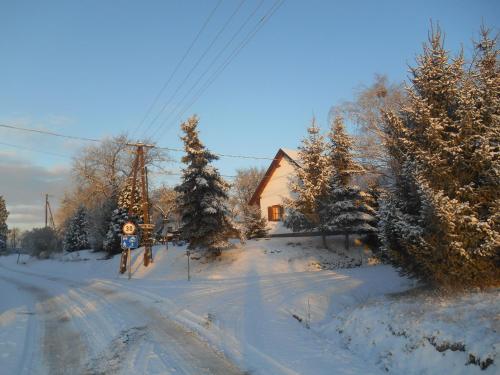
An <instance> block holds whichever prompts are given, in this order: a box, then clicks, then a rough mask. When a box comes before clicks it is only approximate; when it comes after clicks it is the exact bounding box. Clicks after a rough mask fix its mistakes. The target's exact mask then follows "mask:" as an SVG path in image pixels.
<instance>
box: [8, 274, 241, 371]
mask: <svg viewBox="0 0 500 375" xmlns="http://www.w3.org/2000/svg"><path fill="white" fill-rule="evenodd" d="M0 267H2V268H5V269H6V270H8V271H10V272H13V273H22V274H27V275H30V276H34V277H37V278H40V279H43V280H44V281H47V282H49V283H56V284H58V285H60V284H65V285H66V286H67V287H69V288H70V289H71V290H70V291H68V292H67V293H65V295H64V297H60V300H61V299H63V298H64V299H65V300H66V301H68V302H70V301H71V302H70V303H67V304H68V306H69V307H70V308H71V309H80V310H81V311H85V306H88V305H89V304H94V305H95V310H96V311H97V312H96V314H95V315H94V319H95V320H97V321H98V322H96V321H94V319H93V320H92V322H90V320H89V318H88V317H86V316H85V315H86V314H85V313H83V314H80V315H82V316H80V317H79V318H81V319H83V320H84V321H83V322H81V323H83V324H80V325H84V326H86V328H87V329H86V333H85V337H86V340H82V337H81V336H80V335H79V336H78V341H80V342H81V343H83V341H87V345H88V344H89V343H90V342H91V341H92V340H95V339H96V338H98V336H99V335H101V339H104V336H103V331H101V329H102V327H106V326H107V327H108V332H107V333H108V334H109V330H110V328H109V327H110V326H111V327H113V329H118V326H121V327H122V328H123V329H122V330H121V331H119V330H118V332H117V335H115V336H114V337H109V336H108V337H106V339H107V340H108V342H109V343H110V344H109V345H108V346H107V348H106V349H105V350H104V351H102V352H101V354H100V355H99V356H94V358H93V359H90V360H87V358H86V357H87V355H85V356H83V358H82V357H79V358H72V357H71V356H70V353H67V352H66V351H65V350H66V348H63V347H60V346H57V347H56V346H54V344H56V343H54V341H53V340H52V339H49V340H48V341H47V342H46V343H45V342H44V348H49V349H51V350H49V351H47V350H44V353H46V355H47V356H48V358H47V361H48V364H49V368H50V369H51V370H54V371H51V372H50V374H51V375H52V374H56V375H59V374H73V373H84V374H92V375H94V374H111V373H131V374H135V373H141V374H148V373H161V374H168V373H175V374H200V375H201V374H225V375H226V374H227V375H233V374H234V375H242V374H243V372H242V371H240V370H239V369H238V368H237V367H236V366H234V365H233V364H232V363H230V362H229V361H228V360H227V359H226V358H225V357H223V356H222V355H220V354H219V353H217V352H216V351H215V350H214V349H213V348H211V347H210V346H208V344H207V343H206V342H204V341H202V340H201V339H200V338H199V337H198V336H197V335H196V334H194V333H192V332H190V331H187V330H186V329H185V328H184V327H182V326H181V325H179V324H177V323H175V322H174V321H172V320H170V319H168V318H166V317H164V316H163V315H162V314H160V312H159V311H157V309H155V308H153V307H149V306H144V305H143V304H142V303H141V302H140V301H139V300H138V299H134V298H133V297H130V296H128V295H127V294H126V293H125V292H123V291H121V292H120V291H119V290H118V291H117V290H115V289H110V288H109V287H105V286H98V285H97V286H93V285H91V284H89V283H82V282H77V281H74V280H69V279H64V278H61V277H49V276H48V275H42V274H38V273H34V272H29V271H18V270H15V269H11V268H7V267H4V266H0ZM17 282H18V281H17V280H16V283H17ZM30 286H31V285H28V287H30ZM38 289H40V290H41V291H42V293H45V294H46V295H48V294H47V293H46V292H44V290H43V289H41V288H38ZM49 297H50V296H49ZM47 301H50V299H48V300H47ZM59 302H60V301H59ZM57 305H58V301H51V302H50V303H48V304H46V305H45V306H44V308H43V310H42V313H43V314H45V315H46V316H47V317H48V320H47V323H48V324H47V325H48V328H49V330H47V332H50V331H52V330H53V328H54V324H53V323H54V322H55V321H54V316H53V313H54V309H55V308H56V306H57ZM109 317H111V318H112V319H110V318H109ZM55 318H56V319H58V318H57V316H55ZM60 318H61V317H59V319H60ZM76 319H77V317H75V320H76ZM63 320H65V319H64V318H63ZM117 321H118V324H117ZM131 322H133V324H132V326H131ZM59 323H60V322H59ZM89 324H90V325H89ZM126 325H128V327H125V326H126ZM143 330H144V334H143V333H141V332H142V331H143ZM138 332H139V333H138ZM80 333H82V332H80ZM54 337H59V339H60V340H61V341H66V340H67V339H71V338H72V335H71V334H68V332H66V333H56V334H55V336H54ZM91 337H93V338H92V339H91ZM130 337H132V340H130V339H128V338H130ZM73 338H75V339H76V336H75V337H73ZM123 340H125V341H126V342H123ZM119 342H122V343H123V344H125V347H124V348H123V350H121V351H116V350H115V349H113V343H119ZM132 344H134V346H133V345H132ZM63 346H64V345H63ZM67 348H70V349H72V350H73V349H75V348H74V346H72V345H71V344H69V345H67ZM54 350H56V351H55V352H54ZM57 350H61V351H62V352H63V356H58V355H54V353H57ZM77 353H78V351H77ZM68 356H69V357H68ZM63 358H66V359H67V360H69V362H71V363H72V367H71V368H68V367H67V366H64V363H61V360H62V359H63ZM110 358H113V359H114V360H115V362H119V365H116V364H115V365H114V366H106V365H104V366H101V365H96V364H97V363H101V362H102V361H106V360H108V359H110ZM151 358H154V359H156V361H155V363H152V362H151V361H150V359H151ZM57 364H59V365H60V366H61V368H63V369H65V371H66V372H59V371H57V369H55V366H56V365H57ZM138 367H142V368H141V369H139V368H138ZM75 369H78V371H79V372H72V371H73V370H75ZM126 371H128V372H126Z"/></svg>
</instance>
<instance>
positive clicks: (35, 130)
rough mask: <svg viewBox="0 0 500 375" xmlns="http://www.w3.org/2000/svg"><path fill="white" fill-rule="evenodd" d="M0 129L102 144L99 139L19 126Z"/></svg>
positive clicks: (2, 125)
mask: <svg viewBox="0 0 500 375" xmlns="http://www.w3.org/2000/svg"><path fill="white" fill-rule="evenodd" d="M0 127H2V128H7V129H13V130H22V131H25V132H30V133H39V134H45V135H51V136H54V137H60V138H67V139H75V140H79V141H87V142H98V143H101V142H102V140H99V139H94V138H86V137H77V136H73V135H64V134H60V133H55V132H51V131H48V130H41V129H32V128H23V127H20V126H14V125H7V124H0Z"/></svg>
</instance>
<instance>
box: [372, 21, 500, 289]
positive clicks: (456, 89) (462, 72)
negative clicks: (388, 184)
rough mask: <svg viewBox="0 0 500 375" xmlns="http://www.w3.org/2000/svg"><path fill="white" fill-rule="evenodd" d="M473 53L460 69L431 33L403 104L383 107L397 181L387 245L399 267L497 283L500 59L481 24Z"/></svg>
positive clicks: (437, 277)
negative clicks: (392, 108)
mask: <svg viewBox="0 0 500 375" xmlns="http://www.w3.org/2000/svg"><path fill="white" fill-rule="evenodd" d="M476 53H477V58H476V59H475V60H474V61H473V64H472V66H471V68H470V69H469V68H467V70H466V69H464V59H463V56H462V55H459V56H458V57H456V58H454V59H452V60H451V61H450V57H449V54H448V52H447V51H446V50H445V49H444V48H443V43H442V37H441V33H440V30H439V29H438V30H437V31H435V32H433V34H432V35H431V36H430V39H429V43H428V45H426V46H425V47H424V52H423V54H422V55H421V56H420V57H419V58H418V60H417V63H418V65H417V67H415V68H413V69H412V82H411V83H412V86H411V87H409V88H408V89H407V91H408V96H409V102H408V104H407V105H406V106H405V107H404V108H402V110H401V111H400V112H399V113H386V114H385V123H386V132H387V135H388V137H387V146H388V151H389V154H390V156H391V165H392V169H393V170H392V172H393V174H394V176H395V182H394V186H392V188H391V192H392V193H391V194H390V195H389V196H387V197H385V198H384V203H383V204H382V205H381V218H380V225H379V228H380V233H381V240H382V244H383V247H384V249H385V251H386V252H387V253H388V255H389V256H390V258H391V259H392V261H393V262H394V263H395V264H396V265H397V266H400V267H401V269H402V270H403V271H404V272H405V273H407V274H411V275H415V276H417V277H419V278H421V279H423V280H425V281H429V282H431V283H433V284H436V285H443V286H449V287H466V286H486V285H498V284H500V267H499V264H500V246H499V243H500V203H499V202H500V121H499V116H500V94H499V93H500V75H499V73H500V66H499V62H498V49H497V47H496V42H495V40H491V39H490V38H489V37H488V32H487V31H485V30H483V33H482V40H481V41H480V42H479V43H478V44H477V45H476Z"/></svg>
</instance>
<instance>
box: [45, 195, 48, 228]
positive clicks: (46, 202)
mask: <svg viewBox="0 0 500 375" xmlns="http://www.w3.org/2000/svg"><path fill="white" fill-rule="evenodd" d="M48 219H49V195H48V194H45V228H47V226H48Z"/></svg>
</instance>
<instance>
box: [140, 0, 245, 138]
mask: <svg viewBox="0 0 500 375" xmlns="http://www.w3.org/2000/svg"><path fill="white" fill-rule="evenodd" d="M245 1H246V0H241V1H240V3H239V4H238V7H237V8H236V9H235V10H234V11H233V13H232V14H231V16H230V17H229V18H228V20H227V21H226V22H225V23H224V25H223V26H222V27H221V28H220V30H219V31H218V33H217V34H216V35H215V37H214V38H213V39H212V41H211V43H210V44H209V45H208V47H207V48H206V49H205V50H204V51H203V53H202V54H201V56H200V57H199V58H198V60H197V61H196V63H195V64H194V66H192V67H191V70H190V71H189V72H188V74H187V75H186V76H185V77H184V79H183V80H182V81H181V83H180V84H179V85H178V86H177V88H176V89H175V91H174V93H173V94H172V95H170V97H169V98H168V100H167V101H166V102H165V104H164V105H163V106H162V107H161V109H160V111H159V112H158V114H157V115H156V116H155V117H154V119H153V121H151V122H150V124H149V126H148V127H147V128H146V130H145V131H144V133H143V134H144V135H146V134H147V132H148V131H149V130H150V129H151V127H152V126H153V125H154V123H155V122H156V120H158V118H159V117H160V116H161V114H162V113H163V112H164V111H165V109H166V108H167V106H168V105H169V104H170V103H171V102H172V100H173V99H174V97H175V95H177V93H178V92H179V90H180V89H181V88H182V86H184V84H185V83H186V81H187V80H188V79H189V77H191V74H193V72H194V70H195V69H196V68H197V67H198V65H199V64H200V62H201V61H202V60H203V59H204V58H205V56H206V54H207V53H208V52H209V51H210V49H211V48H212V47H213V45H214V44H215V42H216V41H217V40H218V39H219V37H220V36H221V34H222V33H223V32H224V30H225V29H226V27H227V26H228V25H229V24H230V23H231V21H232V20H233V18H234V17H235V16H236V14H237V13H238V11H239V10H240V9H241V6H242V5H243V4H244V3H245Z"/></svg>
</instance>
